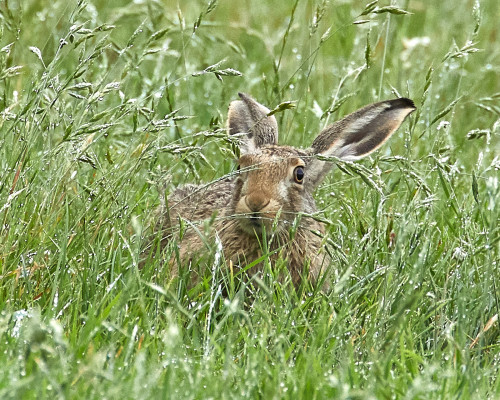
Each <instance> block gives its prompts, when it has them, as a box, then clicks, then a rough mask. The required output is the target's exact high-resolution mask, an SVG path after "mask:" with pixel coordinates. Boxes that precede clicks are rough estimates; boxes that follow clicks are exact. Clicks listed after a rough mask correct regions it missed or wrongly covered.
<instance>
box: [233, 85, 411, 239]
mask: <svg viewBox="0 0 500 400" xmlns="http://www.w3.org/2000/svg"><path fill="white" fill-rule="evenodd" d="M239 96H240V98H241V100H237V101H233V102H232V103H231V105H230V106H229V113H228V126H229V133H230V134H231V135H240V136H241V146H240V154H241V157H240V159H239V160H238V166H239V174H238V178H237V180H236V185H235V190H234V193H233V199H232V206H231V207H232V210H231V211H232V212H233V213H234V215H236V216H238V217H239V220H240V224H241V227H242V228H243V229H244V230H245V231H247V232H248V233H253V232H254V231H255V232H257V233H259V232H260V231H261V230H262V228H263V227H265V228H266V230H269V229H270V228H271V227H272V225H273V224H274V223H275V221H276V222H278V225H277V226H278V229H287V226H289V224H290V223H291V222H292V221H293V220H294V218H295V216H296V215H297V213H299V212H304V213H312V212H314V211H315V210H316V207H315V204H314V200H313V197H312V193H313V191H314V189H315V187H316V186H317V185H318V184H319V183H320V182H321V181H322V180H323V178H324V177H325V175H326V174H327V173H328V171H329V170H330V169H331V167H332V163H329V162H325V161H322V160H320V159H318V158H317V157H316V156H318V155H320V156H334V157H338V158H340V159H343V160H357V159H360V158H363V157H365V156H367V155H368V154H370V153H371V152H373V151H374V150H376V149H377V148H379V147H380V146H381V145H382V144H383V143H384V142H385V141H386V140H387V139H388V138H389V137H390V136H391V135H392V134H393V133H394V132H395V131H396V129H397V128H398V127H399V126H400V125H401V123H402V122H403V121H404V119H405V118H406V116H407V115H408V114H410V113H411V112H412V111H413V110H414V109H415V106H414V104H413V102H412V101H411V100H409V99H406V98H400V99H395V100H388V101H383V102H380V103H375V104H371V105H369V106H366V107H364V108H362V109H360V110H358V111H356V112H354V113H352V114H350V115H348V116H347V117H345V118H343V119H342V120H340V121H338V122H336V123H334V124H332V125H330V126H328V127H327V128H325V129H324V130H323V131H322V132H320V134H319V135H318V136H317V137H316V139H315V140H314V141H313V143H312V146H311V147H310V148H309V149H305V150H301V149H296V148H294V147H290V146H280V145H278V144H277V143H278V124H277V122H276V119H275V118H274V116H268V114H269V110H268V109H267V108H266V107H264V106H263V105H261V104H259V103H257V102H256V101H255V100H253V99H252V98H251V97H250V96H248V95H245V94H242V93H240V94H239Z"/></svg>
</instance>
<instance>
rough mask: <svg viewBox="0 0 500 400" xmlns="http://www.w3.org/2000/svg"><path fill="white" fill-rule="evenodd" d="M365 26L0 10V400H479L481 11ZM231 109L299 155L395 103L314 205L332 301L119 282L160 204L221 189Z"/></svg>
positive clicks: (116, 6) (498, 72)
mask: <svg viewBox="0 0 500 400" xmlns="http://www.w3.org/2000/svg"><path fill="white" fill-rule="evenodd" d="M393 4H396V3H393ZM367 5H368V2H363V4H362V3H361V2H354V1H353V2H348V1H331V2H326V1H321V0H317V1H313V0H311V1H306V0H297V1H285V0H281V1H275V2H274V1H273V2H271V1H257V0H256V1H245V2H235V1H227V0H220V1H214V0H212V1H210V2H205V1H197V0H189V1H178V2H177V1H170V0H167V1H166V2H165V1H163V2H161V1H157V0H149V1H148V0H146V1H142V2H141V1H137V2H133V3H132V2H127V1H114V2H104V1H103V2H100V1H97V0H94V1H93V2H92V1H89V2H88V3H85V2H76V1H62V0H55V1H35V0H25V1H12V0H9V1H8V2H7V1H4V2H1V3H0V33H1V34H0V42H1V43H0V48H2V50H0V102H1V106H0V110H2V111H1V112H0V338H1V341H0V398H2V399H9V398H12V399H20V398H23V399H29V398H37V399H38V398H96V399H97V398H98V399H101V398H108V399H109V398H123V399H124V398H200V399H201V398H203V399H205V398H213V399H227V398H263V399H270V398H291V399H296V398H307V399H308V398H316V399H323V398H346V399H364V398H377V399H392V398H397V399H399V398H401V399H403V398H408V399H410V398H411V399H439V398H441V399H459V398H460V399H469V398H473V399H487V398H490V399H496V398H500V379H499V378H498V375H499V369H500V351H499V349H500V341H499V340H500V335H499V325H498V321H497V322H495V323H494V324H493V325H491V324H490V325H491V326H490V325H487V324H488V321H490V319H491V318H493V317H494V316H495V315H498V313H499V300H498V298H499V293H500V292H499V286H500V282H499V279H498V277H499V273H498V270H499V267H500V265H499V263H500V256H499V254H500V252H499V250H500V229H499V226H500V223H499V221H500V220H499V207H498V202H499V200H500V183H499V169H500V160H499V155H500V142H499V139H498V137H499V133H500V122H499V121H500V119H499V115H500V80H499V79H498V77H499V76H500V67H499V66H500V44H499V43H500V42H499V41H498V35H499V31H498V21H499V20H500V8H499V6H498V1H497V0H480V1H465V0H459V1H456V2H445V1H443V2H430V1H429V2H426V1H406V2H405V1H400V2H397V6H398V7H399V8H400V9H404V10H407V11H409V12H411V13H412V14H408V15H399V14H397V13H388V12H384V11H387V9H384V8H383V7H385V6H387V5H389V3H388V2H382V1H381V2H380V4H376V7H377V8H376V9H375V10H374V11H379V12H378V13H377V12H368V13H366V14H365V15H363V16H360V14H362V13H363V10H365V7H366V6H367ZM368 11H369V10H368ZM393 11H394V10H393ZM360 20H365V21H367V22H366V23H362V24H354V23H353V22H354V21H360ZM411 38H428V39H423V40H421V44H418V45H415V46H413V47H412V46H410V47H408V44H406V45H405V43H407V42H405V40H409V39H411ZM218 63H220V64H218ZM214 65H215V67H214ZM210 66H212V67H211V68H209V67H210ZM202 71H204V73H201V74H197V73H199V72H202ZM210 71H214V72H210ZM217 71H219V72H217ZM234 71H239V72H240V73H241V75H242V76H237V75H239V74H236V73H235V72H234ZM218 77H220V78H221V79H218ZM238 91H244V92H247V93H250V94H251V95H252V96H254V97H255V98H256V99H257V100H259V101H260V102H262V103H264V104H266V105H268V106H269V107H270V108H274V107H276V106H277V105H278V104H279V103H281V102H284V101H290V100H293V101H296V103H295V104H296V108H294V109H292V110H285V111H283V112H281V113H279V114H277V118H278V122H279V125H280V130H281V137H280V141H281V143H287V144H293V145H301V146H308V145H310V143H311V142H312V140H313V138H314V136H315V135H316V133H317V132H318V131H319V130H320V129H321V128H322V127H323V126H324V125H325V124H327V123H329V122H332V121H334V120H335V119H338V118H340V117H342V116H343V115H345V114H347V113H348V112H351V111H354V110H355V109H356V108H359V107H361V106H362V105H365V104H368V103H370V102H373V101H377V100H382V99H386V98H392V97H395V96H396V95H401V96H407V97H410V98H412V99H414V100H415V103H416V105H417V107H418V110H417V111H416V112H415V113H414V114H413V115H412V117H411V118H410V120H409V122H405V124H404V125H403V127H402V128H401V129H400V130H399V131H398V133H396V135H395V137H394V138H392V139H391V141H390V142H389V143H388V144H387V145H386V146H385V147H384V148H383V149H382V150H381V151H379V152H378V153H376V154H375V155H374V156H373V157H371V158H370V159H368V160H364V161H362V162H360V163H359V164H358V165H359V167H357V168H356V169H352V168H351V169H347V170H345V169H346V167H344V170H345V171H341V170H339V169H337V170H335V171H334V172H332V173H331V174H330V177H329V179H328V180H327V182H325V183H324V184H323V185H322V186H321V188H320V189H319V190H318V192H317V194H316V198H317V203H318V206H319V207H320V208H321V210H322V211H323V217H324V218H326V219H328V220H330V221H331V224H330V225H329V226H328V238H327V239H328V244H327V246H328V249H329V251H330V252H331V253H332V255H333V260H334V265H333V269H334V274H333V278H332V290H331V292H328V293H321V292H317V291H311V292H310V291H308V290H307V288H306V287H304V288H303V289H304V290H300V291H297V292H296V291H295V290H294V288H293V286H292V285H291V284H290V283H288V282H285V283H279V282H278V281H274V280H273V278H272V277H271V276H265V277H264V278H263V281H260V282H258V283H257V284H256V285H255V286H256V288H255V289H251V288H246V289H245V287H243V285H236V286H234V287H231V288H230V290H227V295H226V294H225V295H222V294H221V293H224V292H225V290H224V289H223V284H224V282H226V281H227V279H228V278H229V279H230V278H231V275H230V272H229V271H228V270H227V269H226V268H224V266H223V265H219V266H216V268H214V274H213V276H211V277H210V276H209V277H207V279H205V280H204V281H203V282H201V283H200V284H199V285H197V286H196V287H194V288H192V289H190V290H188V289H186V287H187V286H188V284H189V277H188V276H185V274H183V275H182V276H181V277H180V278H179V279H174V280H171V279H169V278H168V277H169V272H168V266H167V264H166V263H165V262H162V261H160V260H156V261H154V262H150V263H147V265H146V266H145V267H144V268H143V269H139V268H138V261H139V257H140V251H141V248H143V246H144V245H145V244H146V242H147V240H146V239H145V238H146V237H148V235H149V233H148V226H150V224H151V222H152V220H154V218H155V210H156V207H157V205H158V204H159V202H160V195H161V194H162V192H163V191H165V190H166V191H167V193H168V192H170V191H171V190H173V188H174V187H176V186H177V185H180V184H182V183H186V182H210V181H212V180H214V179H216V178H219V177H221V176H223V175H224V174H227V173H229V172H231V171H232V170H233V168H234V165H233V163H232V161H231V160H232V159H233V158H234V152H235V149H234V147H233V145H232V143H231V142H230V141H229V140H228V139H227V137H226V136H225V134H224V132H221V131H220V129H219V128H221V127H223V126H224V123H225V114H226V110H227V106H228V104H229V102H230V101H231V100H233V99H235V98H236V95H237V92H238ZM487 328H489V329H487ZM476 338H477V340H475V339H476Z"/></svg>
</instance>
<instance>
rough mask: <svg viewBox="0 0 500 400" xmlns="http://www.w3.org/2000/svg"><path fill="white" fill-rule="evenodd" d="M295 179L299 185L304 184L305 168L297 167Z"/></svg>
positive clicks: (294, 172)
mask: <svg viewBox="0 0 500 400" xmlns="http://www.w3.org/2000/svg"><path fill="white" fill-rule="evenodd" d="M293 179H295V182H297V183H302V182H303V181H304V167H301V166H299V167H295V169H294V170H293Z"/></svg>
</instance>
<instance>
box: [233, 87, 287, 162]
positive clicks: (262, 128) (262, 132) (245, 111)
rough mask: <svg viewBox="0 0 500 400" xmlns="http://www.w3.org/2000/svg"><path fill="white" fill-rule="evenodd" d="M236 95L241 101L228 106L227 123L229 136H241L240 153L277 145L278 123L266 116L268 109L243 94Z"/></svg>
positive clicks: (271, 117) (272, 117)
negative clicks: (267, 145) (268, 145)
mask: <svg viewBox="0 0 500 400" xmlns="http://www.w3.org/2000/svg"><path fill="white" fill-rule="evenodd" d="M238 95H239V96H240V98H241V100H235V101H233V102H231V104H230V105H229V111H228V116H227V123H228V129H229V134H230V135H237V134H243V136H242V148H241V150H242V152H243V153H248V152H251V151H254V150H255V149H256V148H259V147H261V146H263V145H265V144H276V143H278V123H277V122H276V118H274V116H270V117H268V116H267V114H268V113H269V109H268V108H267V107H264V106H263V105H262V104H259V103H257V102H256V101H255V100H254V99H252V98H251V97H250V96H248V95H246V94H244V93H238Z"/></svg>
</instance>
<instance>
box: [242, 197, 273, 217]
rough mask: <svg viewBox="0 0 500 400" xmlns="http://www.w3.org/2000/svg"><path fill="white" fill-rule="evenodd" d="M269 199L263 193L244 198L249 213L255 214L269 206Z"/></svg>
mask: <svg viewBox="0 0 500 400" xmlns="http://www.w3.org/2000/svg"><path fill="white" fill-rule="evenodd" d="M269 201H270V200H269V197H267V196H266V195H265V194H264V193H252V194H251V195H248V196H246V197H245V203H246V205H247V207H248V208H249V209H250V211H253V212H257V211H260V210H262V209H263V208H264V207H265V206H267V205H268V204H269Z"/></svg>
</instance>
